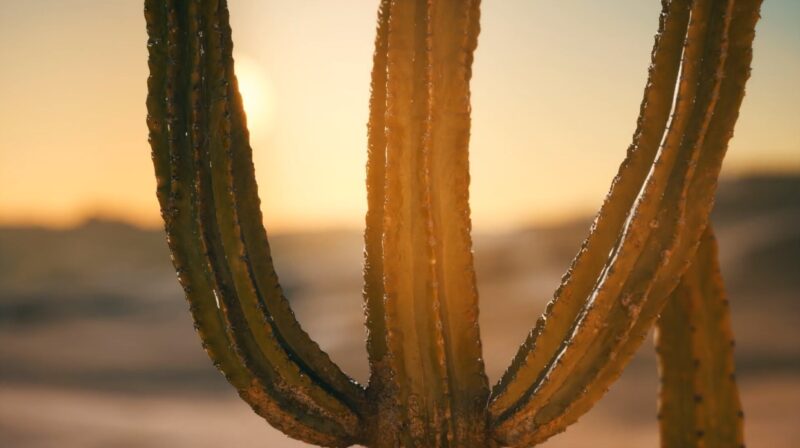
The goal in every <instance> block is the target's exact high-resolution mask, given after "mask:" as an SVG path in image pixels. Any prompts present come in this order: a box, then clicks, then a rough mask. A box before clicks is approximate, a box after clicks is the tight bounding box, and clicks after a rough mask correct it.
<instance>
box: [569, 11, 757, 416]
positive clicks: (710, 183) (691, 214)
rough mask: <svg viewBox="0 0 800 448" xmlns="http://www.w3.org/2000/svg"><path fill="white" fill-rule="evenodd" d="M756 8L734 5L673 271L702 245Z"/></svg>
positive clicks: (615, 373)
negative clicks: (717, 91) (690, 205)
mask: <svg viewBox="0 0 800 448" xmlns="http://www.w3.org/2000/svg"><path fill="white" fill-rule="evenodd" d="M760 4H761V2H760V1H753V2H736V3H735V4H734V9H733V14H732V17H731V23H730V28H729V32H728V35H729V37H728V56H727V58H726V62H725V71H724V74H723V77H722V83H721V85H720V94H719V100H718V102H717V106H716V108H715V112H714V115H713V117H712V119H711V122H710V124H709V127H708V131H707V132H706V137H705V140H704V142H703V146H704V147H706V148H708V149H709V150H704V152H703V153H701V154H700V158H699V160H698V163H697V173H696V175H695V176H694V178H693V179H692V183H691V186H690V188H689V189H688V196H689V197H688V199H687V201H688V202H689V203H698V204H704V206H702V207H696V208H693V209H689V210H687V212H686V217H685V226H686V228H687V229H688V231H687V232H686V233H685V234H684V238H683V239H682V240H683V241H682V243H681V244H680V245H678V246H676V249H675V251H674V256H673V257H671V258H670V260H669V264H671V265H673V266H672V267H671V269H676V268H677V269H681V267H680V265H679V264H678V261H679V259H682V258H683V256H682V255H681V254H680V252H681V251H688V252H689V253H691V252H693V251H694V250H696V248H697V243H696V242H697V241H699V240H700V238H701V234H702V232H703V229H704V224H703V223H705V222H707V219H708V214H709V211H710V208H711V206H712V201H713V195H714V191H715V189H716V182H717V175H718V173H719V170H720V168H721V164H722V159H723V157H724V155H725V150H726V149H727V146H728V141H729V140H730V138H731V136H732V135H733V127H734V124H735V122H736V118H737V117H738V114H739V107H740V105H741V102H742V99H743V98H744V88H745V83H746V81H747V79H748V78H749V76H750V62H751V60H752V43H753V38H754V36H755V25H756V23H757V21H758V18H759V8H760ZM691 242H695V244H691ZM675 265H677V266H675ZM685 268H686V266H683V267H682V269H685ZM675 284H676V282H675V280H674V278H673V277H672V276H659V277H658V278H656V279H655V283H654V284H653V286H652V290H651V292H650V295H651V296H652V297H653V299H652V300H648V301H646V302H645V303H644V304H643V306H642V310H641V312H640V314H639V318H638V320H637V321H636V323H635V324H634V327H633V329H632V330H631V332H630V333H629V335H628V336H627V338H626V339H625V340H624V342H623V345H622V347H621V348H620V350H619V354H618V355H616V357H615V361H614V362H613V363H608V364H607V365H606V366H605V367H604V368H603V369H602V370H601V371H600V373H599V374H598V376H597V380H596V381H595V383H594V385H593V389H592V390H590V391H588V393H587V394H585V396H584V397H582V398H581V399H579V400H577V401H576V402H575V403H574V404H573V405H572V406H571V409H569V410H568V411H567V413H566V414H565V415H566V416H567V420H566V421H565V422H564V423H566V424H568V423H571V422H574V421H575V420H577V418H578V417H579V416H580V415H582V414H584V413H586V412H587V411H588V410H589V409H590V408H591V406H592V405H593V404H594V402H596V401H597V400H598V399H599V398H600V397H601V396H602V395H603V393H604V392H605V388H607V387H608V386H609V385H610V384H612V383H613V382H614V381H615V380H616V379H617V378H618V377H619V375H620V374H621V373H622V369H623V367H624V366H625V365H626V364H627V362H628V360H630V359H631V358H632V357H633V355H634V353H635V352H636V350H637V349H638V347H639V346H640V345H641V343H642V342H643V341H644V339H645V338H646V337H647V334H648V331H649V329H650V328H651V327H652V326H653V324H654V322H655V320H656V319H657V317H658V314H659V312H660V311H661V309H662V307H663V306H664V303H665V300H666V298H667V297H668V296H669V294H670V292H671V291H672V289H673V288H674V287H675Z"/></svg>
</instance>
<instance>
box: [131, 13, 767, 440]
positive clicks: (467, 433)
mask: <svg viewBox="0 0 800 448" xmlns="http://www.w3.org/2000/svg"><path fill="white" fill-rule="evenodd" d="M145 3H146V4H145V17H146V20H147V32H148V35H149V41H148V47H149V67H150V77H149V79H148V88H149V95H148V98H147V109H148V119H147V122H148V126H149V130H150V143H151V145H152V150H153V152H152V156H153V161H154V165H155V171H156V177H157V179H158V190H157V194H158V200H159V202H160V205H161V210H162V215H163V218H164V221H165V227H166V231H167V236H168V241H169V246H170V249H171V251H172V254H173V261H174V264H175V268H176V270H177V272H178V277H179V279H180V282H181V284H182V285H183V287H184V289H185V291H186V296H187V298H188V300H189V303H190V309H191V313H192V315H193V317H194V321H195V327H196V329H197V331H198V333H199V335H200V337H201V339H202V343H203V346H204V347H205V349H206V351H207V352H208V354H209V356H210V357H211V359H212V360H213V362H214V364H215V365H216V366H217V367H218V368H219V369H220V370H221V371H222V372H223V373H224V375H225V377H226V378H227V380H228V381H229V382H230V383H231V384H232V385H233V386H234V387H235V388H236V389H237V391H238V392H239V395H240V396H241V397H242V399H243V400H245V401H246V402H247V403H248V404H249V405H250V406H251V407H252V408H253V409H254V410H255V412H256V413H258V414H259V415H261V416H262V417H264V418H265V419H266V420H267V421H268V422H269V423H270V424H271V425H273V426H274V427H276V428H278V429H279V430H281V431H283V432H284V433H286V434H288V435H289V436H291V437H294V438H297V439H301V440H304V441H306V442H309V443H313V444H318V445H324V446H348V445H352V444H361V445H366V446H370V447H412V446H413V447H494V446H532V445H535V444H537V443H540V442H542V441H544V440H546V439H547V438H548V437H550V436H552V435H554V434H557V433H559V432H561V431H563V430H564V429H565V428H566V427H567V426H568V425H569V424H571V423H573V422H575V421H576V420H577V419H578V418H579V417H580V416H581V415H582V414H584V413H585V412H587V411H588V410H589V409H590V408H591V407H592V405H593V404H594V403H595V402H596V401H597V400H599V399H600V397H601V396H602V395H603V393H604V392H605V391H606V390H607V389H608V387H609V386H610V385H611V383H612V382H613V381H614V380H615V379H616V378H617V377H618V376H619V375H620V373H621V372H622V369H623V368H624V366H625V365H626V363H627V362H628V361H629V360H630V358H631V356H632V355H633V354H634V352H635V351H636V349H637V348H638V347H639V345H640V344H641V342H642V341H643V340H644V339H645V337H646V335H647V333H648V331H649V330H650V328H652V327H653V326H654V325H655V326H656V327H657V350H658V353H659V364H660V373H661V376H662V382H661V383H662V386H661V391H660V399H659V419H660V422H661V436H662V443H663V445H664V446H667V447H691V446H705V447H733V446H740V445H742V444H743V435H742V412H741V406H740V403H739V399H738V393H737V390H736V385H735V382H734V376H733V355H732V348H731V346H732V342H731V341H732V335H731V332H730V322H729V317H728V311H727V308H726V304H727V302H726V301H725V299H724V297H723V292H722V287H721V280H720V277H719V272H718V266H717V255H716V246H715V242H714V237H713V235H712V232H711V230H710V228H709V227H708V225H707V223H708V215H709V211H710V209H711V206H712V203H713V198H714V192H715V188H716V183H717V177H718V174H719V170H720V166H721V162H722V159H723V156H724V154H725V151H726V148H727V144H728V141H729V139H730V138H731V136H732V132H733V127H734V123H735V122H736V118H737V116H738V110H739V106H740V104H741V101H742V98H743V96H744V86H745V82H746V80H747V78H748V77H749V73H750V61H751V59H752V41H753V37H754V28H755V24H756V22H757V20H758V17H759V6H760V1H758V0H737V1H734V0H693V1H689V0H664V1H663V2H662V3H663V12H662V14H661V17H660V23H659V31H658V34H657V35H656V39H655V45H654V49H653V52H652V62H651V66H650V71H649V79H648V81H647V85H646V88H645V92H644V99H643V101H642V105H641V112H640V116H639V119H638V123H637V128H636V131H635V133H634V136H633V143H632V144H631V146H630V148H629V149H628V152H627V156H626V158H625V160H624V161H623V162H622V165H621V166H620V169H619V172H618V174H617V176H616V177H615V178H614V180H613V182H612V185H611V190H610V193H609V194H608V196H607V198H606V199H605V201H604V203H603V205H602V208H601V209H600V212H599V213H598V215H597V217H596V219H595V221H594V224H593V225H592V228H591V231H590V233H589V236H588V237H587V238H586V240H585V242H584V243H583V246H582V248H581V250H580V251H579V252H578V254H577V256H576V257H575V259H574V261H573V262H572V265H571V266H570V268H569V270H568V271H567V273H566V275H565V276H564V278H563V281H562V284H561V286H560V287H559V288H558V290H557V291H556V293H555V296H554V298H553V300H552V301H551V302H550V303H549V305H548V306H547V308H546V310H545V312H544V315H543V316H542V317H541V318H540V319H539V321H538V322H537V323H536V325H535V326H534V328H533V329H532V330H531V332H530V334H529V336H528V338H527V340H526V341H525V342H524V344H523V345H522V346H521V347H520V349H519V351H518V353H517V355H516V356H515V358H514V360H513V362H512V364H511V366H510V367H509V368H508V370H507V371H506V373H505V374H504V375H503V377H502V379H501V380H500V381H499V382H498V384H496V385H495V386H494V387H493V388H491V389H490V387H489V384H488V381H487V377H486V374H485V373H484V366H483V360H482V357H481V342H480V336H479V330H478V295H477V288H476V282H475V274H474V270H473V260H472V248H471V245H472V244H471V237H470V230H471V224H470V216H469V204H468V184H469V169H468V144H469V135H470V90H469V81H470V77H471V66H472V59H473V51H474V50H475V47H476V45H477V36H478V31H479V0H393V1H390V0H383V1H381V4H380V11H379V14H378V32H377V38H376V41H375V54H374V68H373V72H372V95H371V99H370V116H369V127H368V129H369V161H368V166H367V187H368V188H367V194H368V203H369V211H368V213H367V217H366V232H365V256H366V261H365V268H364V277H365V287H364V300H365V308H366V314H367V316H366V320H367V322H366V325H367V329H368V341H367V345H368V352H369V362H370V367H371V377H370V381H369V385H368V386H367V387H363V386H362V385H359V384H358V383H356V382H355V381H353V380H352V379H351V378H349V377H348V376H347V375H346V374H345V373H343V372H342V370H341V369H339V367H337V366H336V365H335V364H334V363H333V362H332V361H331V359H330V358H329V357H328V355H327V354H326V353H325V352H323V351H322V350H321V349H320V348H319V346H318V345H317V344H316V343H315V342H314V341H313V340H311V339H310V338H309V336H308V335H307V334H306V333H305V332H304V331H303V330H302V329H301V327H300V325H299V324H298V322H297V321H296V320H295V317H294V315H293V313H292V311H291V309H290V307H289V303H288V302H287V300H286V298H285V297H284V295H283V293H282V291H281V288H280V285H279V283H278V279H277V276H276V273H275V269H274V266H273V263H272V260H271V257H270V249H269V245H268V242H267V235H266V232H265V230H264V227H263V225H262V215H261V211H260V209H259V198H258V195H257V189H256V180H255V174H254V169H253V163H252V151H251V148H250V146H249V142H248V140H249V137H248V131H247V126H246V119H245V115H244V111H243V108H242V99H241V96H240V95H239V92H238V87H237V82H236V77H235V75H234V64H233V59H232V56H231V54H232V45H233V44H232V40H231V29H230V25H229V17H228V10H227V6H226V2H225V0H198V1H194V0H146V2H145ZM659 316H660V318H659Z"/></svg>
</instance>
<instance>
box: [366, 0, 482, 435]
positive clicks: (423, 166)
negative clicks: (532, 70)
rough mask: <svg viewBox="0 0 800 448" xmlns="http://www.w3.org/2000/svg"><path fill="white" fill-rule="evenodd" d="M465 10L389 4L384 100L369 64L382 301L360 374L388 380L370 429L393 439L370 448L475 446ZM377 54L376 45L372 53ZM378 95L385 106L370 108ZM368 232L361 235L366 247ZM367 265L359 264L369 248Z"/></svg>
mask: <svg viewBox="0 0 800 448" xmlns="http://www.w3.org/2000/svg"><path fill="white" fill-rule="evenodd" d="M477 8H478V5H477V2H475V1H442V2H427V1H408V2H392V3H391V5H390V6H389V11H388V25H387V26H388V30H387V39H386V49H385V52H386V64H387V70H386V90H385V93H384V92H383V91H377V90H376V89H375V85H374V83H376V82H380V80H381V79H382V76H383V74H382V73H381V70H380V68H379V65H377V64H382V63H383V62H382V61H383V59H382V57H378V56H376V59H375V62H376V68H375V70H374V71H373V102H372V104H371V106H372V108H373V109H372V114H371V124H370V130H371V132H372V131H380V129H379V128H378V126H379V123H380V122H381V121H383V123H384V126H385V136H383V137H378V136H374V135H370V144H371V145H375V146H371V148H370V161H369V170H370V171H369V175H370V179H368V181H369V182H370V184H369V188H370V189H371V190H373V191H374V192H376V193H379V192H382V193H383V195H384V200H383V201H380V200H379V199H377V198H376V199H375V202H372V201H370V206H371V207H374V208H376V209H375V210H370V212H369V214H368V218H371V217H376V216H379V213H382V214H383V220H382V222H381V223H380V225H381V228H380V232H381V235H382V240H381V241H382V251H383V252H382V257H383V258H382V263H381V266H382V269H383V272H382V274H383V277H382V282H383V284H382V286H381V287H378V286H373V287H371V289H373V290H375V291H381V288H382V292H383V293H384V297H385V298H384V300H383V303H382V304H378V305H382V306H383V311H384V316H383V318H384V321H383V324H384V325H385V328H386V336H385V341H384V343H385V350H386V360H387V362H385V363H384V362H382V360H380V358H378V357H377V356H375V355H379V354H380V353H379V350H381V349H382V348H381V347H380V346H379V345H377V344H376V345H375V346H374V349H373V352H372V353H371V357H372V358H371V362H372V363H373V365H372V368H373V369H372V370H373V377H375V376H380V377H382V378H391V381H390V382H389V384H386V385H385V386H384V387H385V389H384V394H383V396H379V397H378V398H379V400H381V401H382V403H381V405H380V407H379V409H380V412H381V413H382V414H383V415H381V416H379V420H380V422H379V424H378V425H379V426H380V427H384V426H383V425H388V426H387V427H393V428H394V431H393V433H394V436H393V437H395V438H396V439H395V440H392V441H387V440H378V441H376V442H375V443H376V445H379V446H389V445H391V444H399V445H402V446H406V445H412V444H422V445H424V446H482V444H483V443H484V442H485V440H486V431H485V418H484V416H485V413H484V412H485V408H484V406H485V401H486V399H487V396H488V384H487V382H486V377H485V374H484V372H483V364H482V361H481V348H480V341H479V335H478V331H477V292H476V288H475V277H474V271H473V269H472V256H471V241H470V237H469V212H468V210H469V209H468V206H467V189H468V180H469V177H468V170H467V161H466V159H467V141H468V136H469V76H470V69H469V65H470V63H471V62H472V57H471V54H472V52H473V51H474V47H475V44H476V36H477V32H478V28H477V24H476V23H475V22H476V21H477V15H476V13H477ZM384 13H385V12H384ZM432 36H436V38H435V39H433V38H432ZM381 43H382V41H381V38H380V36H379V39H378V50H377V51H383V49H382V48H380V47H381ZM376 74H377V76H375V75H376ZM384 94H385V105H384V104H381V103H380V102H379V98H380V97H381V96H382V95H384ZM384 107H385V115H384V117H383V118H381V117H380V111H381V110H384ZM383 139H385V140H383ZM380 144H383V145H385V160H384V163H385V166H384V167H383V168H376V166H375V165H377V164H378V163H381V159H380V158H381V157H382V156H384V154H377V152H378V151H380V149H379V148H377V147H376V146H377V145H380ZM381 171H383V172H384V174H385V177H384V179H383V182H384V185H383V186H382V187H376V186H375V184H376V183H378V182H380V180H379V179H377V176H374V177H373V175H372V173H373V172H374V173H376V174H377V173H379V172H381ZM373 182H374V183H373ZM370 194H372V193H370ZM378 206H381V207H382V209H381V211H378V210H377V207H378ZM369 225H370V224H369V223H368V226H369ZM376 226H377V224H376ZM377 231H378V230H377V228H374V230H373V233H372V234H370V231H369V229H368V234H367V238H370V237H371V236H372V237H373V238H375V234H376V233H377ZM376 247H377V243H374V245H373V248H375V249H373V253H378V252H377V249H376ZM367 256H368V263H369V260H370V259H369V257H370V248H369V247H368V254H367ZM374 266H376V265H374V264H373V265H372V266H370V268H373V267H374ZM367 274H370V271H367ZM371 282H377V276H376V277H375V278H371V277H369V276H368V277H367V285H368V287H369V285H370V283H371ZM367 298H368V300H374V302H376V304H377V302H378V300H377V297H375V298H373V299H371V298H370V297H369V296H368V297H367ZM368 306H370V305H369V302H368ZM371 308H372V309H369V310H368V312H369V313H373V312H375V311H378V310H379V308H378V307H377V306H375V307H371ZM374 322H375V321H373V323H374ZM368 323H370V321H368ZM378 323H381V322H378ZM369 331H370V333H371V334H372V333H374V329H372V328H370V330H369ZM376 361H381V362H376ZM384 369H386V370H384ZM387 371H388V373H387ZM403 428H406V429H403ZM379 436H380V437H383V438H386V434H379Z"/></svg>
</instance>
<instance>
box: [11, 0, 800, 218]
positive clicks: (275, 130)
mask: <svg viewBox="0 0 800 448" xmlns="http://www.w3.org/2000/svg"><path fill="white" fill-rule="evenodd" d="M229 2H230V8H231V15H232V26H233V30H234V35H233V37H234V41H235V44H236V46H235V49H234V57H235V58H236V60H237V66H236V68H237V72H238V74H239V77H240V78H241V79H242V82H243V87H244V89H245V91H244V95H245V103H246V107H247V109H248V115H249V119H248V121H249V124H250V127H251V133H252V137H253V141H252V143H253V147H254V150H255V154H254V157H255V163H256V171H257V176H258V179H259V185H260V192H261V197H262V201H263V204H262V208H263V210H264V215H265V220H266V224H267V226H268V228H270V229H272V230H297V229H303V228H320V227H338V226H347V227H360V226H361V225H362V223H363V216H364V213H365V211H366V191H365V187H364V177H365V171H364V167H365V164H366V119H367V113H368V110H367V105H368V95H369V72H370V68H371V67H370V65H371V58H372V44H373V39H374V33H375V15H376V10H377V2H376V1H365V0H342V1H335V2H334V1H323V0H292V1H277V0H269V1H266V0H229ZM141 8H142V2H141V1H134V0H131V1H128V0H125V1H123V0H116V1H112V0H30V1H20V2H4V4H3V10H2V13H0V61H2V65H3V68H2V69H0V182H2V184H0V187H1V188H0V223H5V224H9V223H14V224H22V223H35V224H42V225H54V226H65V225H73V224H75V223H76V222H80V221H81V220H83V219H85V218H86V217H87V216H91V215H95V214H102V215H106V216H111V217H117V218H122V219H126V220H131V221H134V222H136V223H139V224H142V225H158V224H159V219H160V218H159V216H158V211H157V210H158V209H157V204H156V199H155V193H154V191H155V181H154V177H153V169H152V165H151V162H150V156H149V151H150V150H149V147H148V144H147V129H146V126H145V120H144V118H145V105H144V99H145V95H146V85H145V80H146V77H147V63H146V62H147V52H146V46H145V42H146V33H145V26H144V19H143V17H142V12H141ZM659 9H660V2H659V1H656V0H648V1H643V0H624V1H623V0H615V1H611V2H595V1H589V0H584V1H577V0H575V1H567V2H545V1H534V0H513V1H512V0H493V1H492V0H484V1H483V6H482V19H481V22H482V32H481V35H480V39H479V46H478V50H477V53H476V60H475V66H474V79H473V82H472V90H473V98H472V105H473V137H472V143H471V149H470V151H471V155H470V157H471V171H472V185H471V196H472V200H471V202H472V211H473V220H474V223H475V227H476V230H478V231H481V230H496V229H503V228H508V227H513V226H518V225H522V224H525V223H529V222H539V223H542V222H552V221H555V220H560V219H564V218H568V217H570V216H574V215H576V214H587V213H592V212H593V211H594V210H595V209H596V208H597V207H598V206H599V204H600V201H601V199H602V197H603V195H604V194H605V192H606V190H607V189H608V186H609V185H610V181H611V178H612V176H613V175H614V173H615V172H616V169H617V166H618V164H619V162H620V161H621V160H622V157H623V155H624V153H625V150H626V148H627V146H628V144H629V142H630V139H631V134H632V133H633V130H634V125H635V121H636V115H637V113H638V109H639V103H640V100H641V94H642V89H643V87H644V83H645V77H646V74H647V65H648V63H649V56H650V49H651V46H652V42H653V38H652V37H653V34H654V32H655V30H656V27H657V21H658V13H659ZM762 15H763V19H762V21H761V22H760V24H759V28H758V35H757V38H756V44H755V58H754V62H753V67H754V70H753V77H752V79H751V81H750V83H749V85H748V95H747V97H746V98H745V103H744V106H743V108H742V114H741V117H740V119H739V123H738V124H737V129H736V136H735V138H734V140H733V142H732V144H731V147H730V152H729V156H728V158H727V160H726V165H725V172H726V173H727V174H728V175H731V174H738V173H746V172H750V171H764V170H784V171H786V170H792V171H796V170H800V88H798V86H797V80H800V27H798V26H797V24H798V23H800V2H798V1H796V0H767V1H765V3H764V7H763V11H762Z"/></svg>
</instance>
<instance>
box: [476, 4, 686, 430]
mask: <svg viewBox="0 0 800 448" xmlns="http://www.w3.org/2000/svg"><path fill="white" fill-rule="evenodd" d="M688 20H689V8H688V1H685V0H674V1H671V2H668V1H665V2H663V11H662V13H661V17H660V24H659V32H658V34H657V35H656V39H655V44H654V48H653V52H652V63H651V66H650V70H649V76H648V82H647V86H646V89H645V94H644V99H643V100H642V105H641V111H640V115H639V120H638V125H637V129H636V132H635V133H634V141H633V143H632V144H631V146H630V148H629V149H628V155H627V157H626V159H625V160H624V161H623V163H622V165H621V166H620V170H619V173H618V174H617V176H616V178H615V179H614V182H613V183H612V186H611V191H610V193H609V195H608V196H607V198H606V200H605V202H604V204H603V206H602V208H601V210H600V212H599V213H598V215H597V217H596V219H595V222H594V224H593V225H592V231H591V233H590V234H589V237H588V238H587V239H586V241H584V243H583V246H582V248H581V250H580V252H579V253H578V255H577V256H576V258H575V260H574V261H573V262H572V266H571V267H570V269H569V271H568V272H567V274H566V275H565V278H564V280H563V282H562V285H561V286H560V287H559V289H558V291H556V294H555V299H554V300H553V301H551V302H550V303H549V304H548V306H547V309H546V310H545V313H544V315H543V316H542V317H541V318H540V319H539V321H538V322H537V323H536V326H535V327H534V329H533V330H532V331H531V333H530V334H529V336H528V338H527V340H526V341H525V343H524V344H523V345H522V346H521V347H520V349H519V351H518V352H517V355H516V357H515V358H514V360H513V362H512V364H511V366H510V367H509V368H508V370H507V371H506V372H505V374H504V375H503V377H502V378H501V380H500V382H498V383H497V384H496V385H495V387H494V388H493V390H492V402H491V403H490V411H491V414H492V416H493V418H497V417H498V416H499V415H500V414H502V413H503V412H505V411H506V410H508V408H510V407H511V406H512V405H513V404H514V403H515V402H516V401H517V400H518V398H519V396H520V395H521V394H522V393H523V392H524V391H525V390H527V389H528V388H529V387H530V386H531V385H532V384H533V383H534V382H535V381H536V380H537V379H538V377H539V376H540V374H541V372H542V371H543V370H544V368H545V365H546V363H547V362H548V361H549V360H550V359H551V358H552V356H553V355H555V353H556V352H557V350H558V349H559V347H560V345H561V341H562V340H563V339H564V338H565V337H566V336H567V335H568V332H569V330H570V327H571V326H572V323H573V321H574V320H575V318H577V316H578V314H579V312H580V310H581V307H582V305H583V301H582V300H583V298H584V297H585V296H586V295H588V294H589V292H590V291H591V289H592V288H593V287H594V284H595V281H596V278H597V276H598V275H599V274H600V272H601V271H602V269H603V266H604V264H605V262H606V260H607V258H608V254H609V252H610V251H611V249H612V248H613V246H614V244H615V243H616V242H617V239H618V235H619V233H620V231H621V229H622V227H623V225H624V223H625V220H626V216H627V211H628V210H629V209H630V208H631V207H632V206H633V203H634V201H635V199H636V196H637V194H638V193H639V191H640V190H641V187H642V184H643V183H644V181H645V177H646V174H647V169H648V167H649V166H650V165H651V164H652V162H653V160H654V158H655V156H656V153H657V150H658V146H659V143H660V141H661V138H662V134H663V130H664V128H665V127H666V125H667V121H668V118H669V113H670V110H671V108H672V100H673V90H674V86H675V82H676V79H677V76H678V71H679V70H678V68H679V66H680V57H681V48H682V46H683V43H684V36H685V34H686V27H687V25H688Z"/></svg>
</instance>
